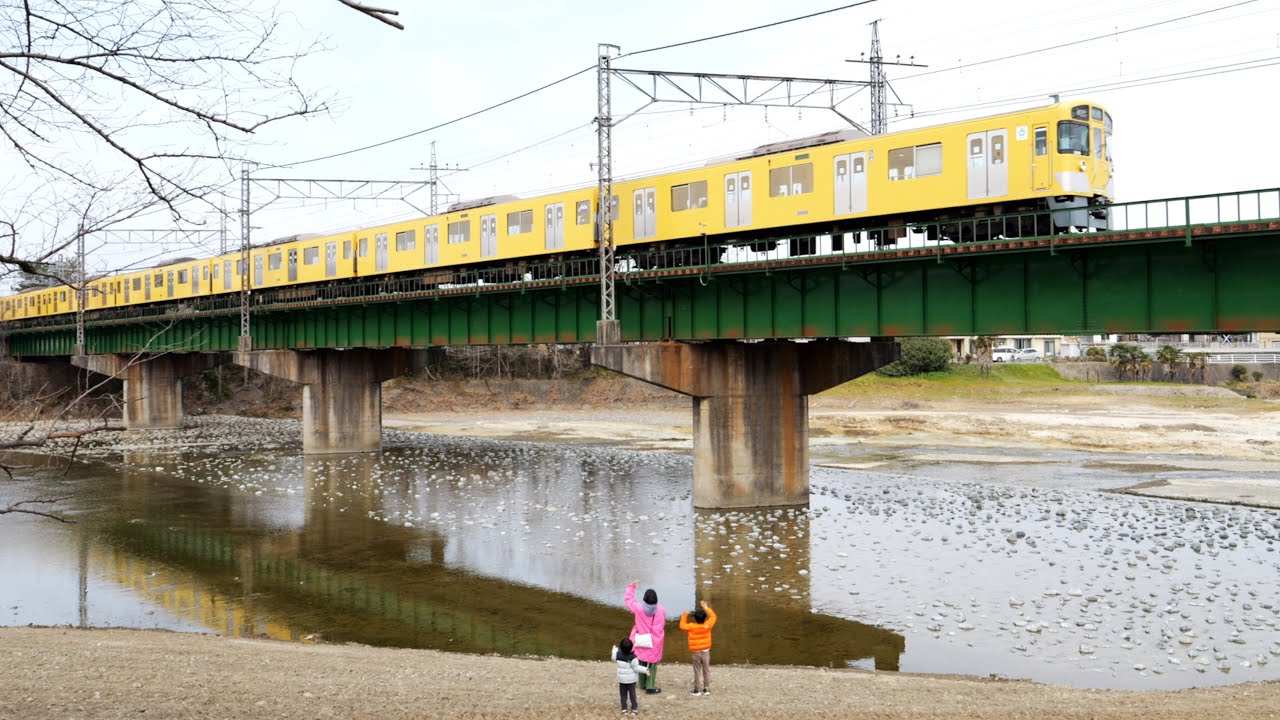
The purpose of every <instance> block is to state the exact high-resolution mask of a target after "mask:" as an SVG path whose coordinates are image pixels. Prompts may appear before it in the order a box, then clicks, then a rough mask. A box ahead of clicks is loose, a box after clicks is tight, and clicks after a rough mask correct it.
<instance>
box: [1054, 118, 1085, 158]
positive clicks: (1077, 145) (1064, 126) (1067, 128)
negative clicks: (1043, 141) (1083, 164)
mask: <svg viewBox="0 0 1280 720" xmlns="http://www.w3.org/2000/svg"><path fill="white" fill-rule="evenodd" d="M1058 152H1059V153H1062V154H1064V155H1088V154H1089V126H1088V125H1085V124H1083V123H1078V122H1068V121H1066V120H1064V121H1062V122H1060V123H1058Z"/></svg>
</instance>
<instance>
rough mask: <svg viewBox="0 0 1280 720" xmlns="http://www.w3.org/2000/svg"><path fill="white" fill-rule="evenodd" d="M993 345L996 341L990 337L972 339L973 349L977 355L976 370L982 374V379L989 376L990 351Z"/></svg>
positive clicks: (983, 336) (980, 336) (982, 336)
mask: <svg viewBox="0 0 1280 720" xmlns="http://www.w3.org/2000/svg"><path fill="white" fill-rule="evenodd" d="M995 345H996V339H995V338H993V337H991V336H990V335H979V336H978V337H976V338H974V339H973V349H974V352H976V353H977V355H978V369H979V371H981V372H982V377H986V376H987V375H990V374H991V362H992V361H991V349H992V348H993V347H995Z"/></svg>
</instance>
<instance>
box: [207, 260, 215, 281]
mask: <svg viewBox="0 0 1280 720" xmlns="http://www.w3.org/2000/svg"><path fill="white" fill-rule="evenodd" d="M206 272H207V271H206ZM213 279H214V280H217V279H218V263H217V262H214V263H213Z"/></svg>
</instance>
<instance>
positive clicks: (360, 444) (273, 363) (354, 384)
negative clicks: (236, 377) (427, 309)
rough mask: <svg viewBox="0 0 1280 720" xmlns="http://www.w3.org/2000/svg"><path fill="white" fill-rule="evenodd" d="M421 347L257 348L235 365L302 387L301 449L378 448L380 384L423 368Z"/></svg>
mask: <svg viewBox="0 0 1280 720" xmlns="http://www.w3.org/2000/svg"><path fill="white" fill-rule="evenodd" d="M426 359H427V353H426V351H425V350H409V349H406V348H387V349H383V350H259V351H253V352H237V353H235V363H236V364H237V365H243V366H244V367H248V368H252V369H254V370H257V371H258V372H261V373H265V374H267V375H274V376H275V377H279V378H284V379H286V380H292V381H293V382H296V383H298V384H300V385H302V452H303V453H304V454H307V455H319V454H324V453H357V452H377V451H379V450H381V449H382V383H383V382H385V381H387V380H390V379H391V378H394V377H399V376H400V375H403V374H405V373H407V372H410V371H412V370H415V369H417V368H420V367H423V366H424V365H425V364H426Z"/></svg>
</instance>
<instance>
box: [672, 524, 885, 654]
mask: <svg viewBox="0 0 1280 720" xmlns="http://www.w3.org/2000/svg"><path fill="white" fill-rule="evenodd" d="M808 517H809V516H808V513H807V512H804V511H799V510H794V509H756V510H735V511H709V510H698V511H697V517H696V527H697V533H696V537H697V541H696V543H695V558H696V562H695V567H696V568H697V573H696V580H697V583H698V586H699V587H700V588H701V592H700V593H699V599H701V600H706V601H707V602H708V603H710V604H711V606H712V607H713V608H715V610H716V613H717V614H718V615H720V616H721V617H722V618H724V621H723V622H720V623H717V625H716V629H715V631H714V637H715V654H716V660H717V662H730V663H755V664H797V662H798V660H797V657H798V656H799V655H800V654H804V655H806V656H807V657H808V660H807V661H806V662H807V663H808V664H814V665H827V666H836V667H840V666H843V665H846V664H849V665H852V664H857V665H861V666H866V667H874V668H875V669H877V670H897V669H898V662H899V657H900V656H901V654H902V653H903V652H904V650H905V649H906V641H905V639H904V638H903V636H901V635H899V634H897V633H893V632H890V631H888V630H885V629H883V628H878V627H875V626H874V625H866V624H863V623H859V622H853V621H849V620H842V619H840V618H835V617H831V616H828V615H819V614H816V613H814V612H813V611H812V610H811V607H812V605H811V601H810V597H809V584H810V577H811V575H810V572H809V557H810V541H809V538H808V525H809V522H808ZM860 661H861V662H860Z"/></svg>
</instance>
